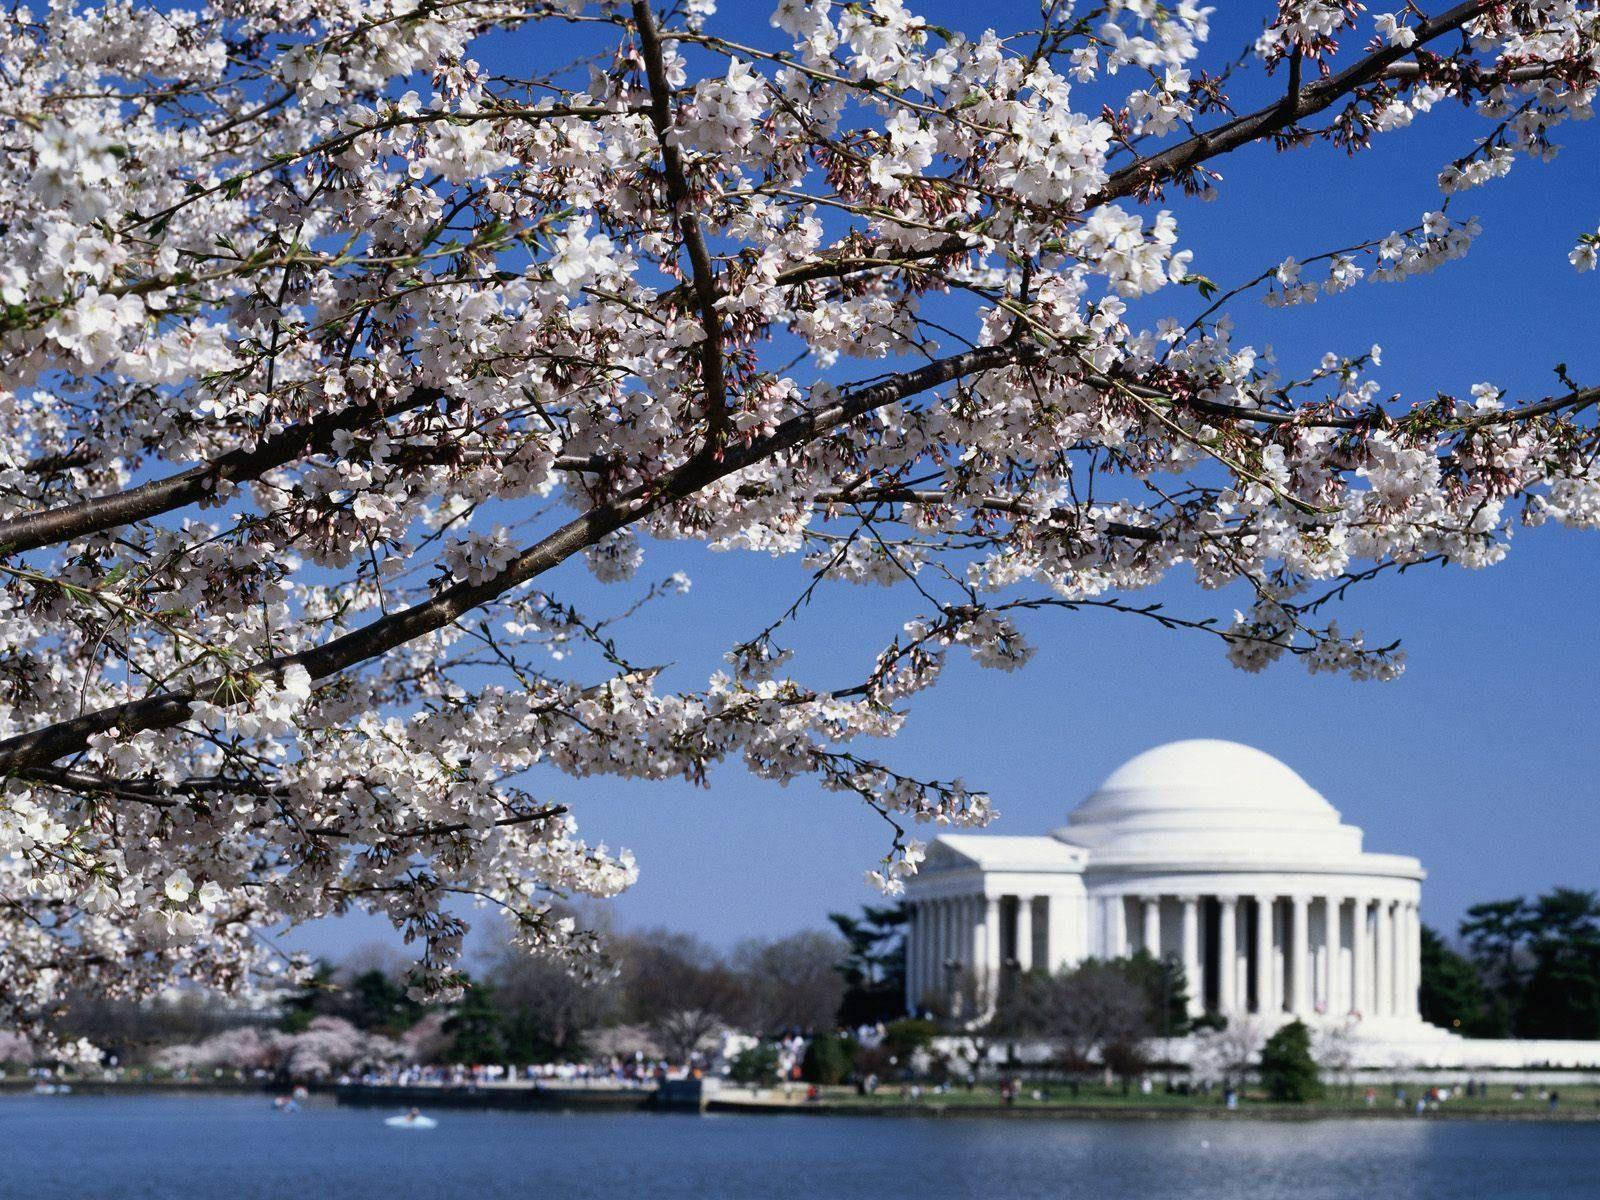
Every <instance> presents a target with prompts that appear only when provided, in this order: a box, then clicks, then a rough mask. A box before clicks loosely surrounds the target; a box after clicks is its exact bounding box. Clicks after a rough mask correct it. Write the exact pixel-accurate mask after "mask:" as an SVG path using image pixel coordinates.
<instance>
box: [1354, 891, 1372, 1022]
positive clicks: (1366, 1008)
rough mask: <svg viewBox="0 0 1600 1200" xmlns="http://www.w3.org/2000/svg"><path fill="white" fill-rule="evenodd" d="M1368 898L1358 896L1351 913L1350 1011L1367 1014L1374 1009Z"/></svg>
mask: <svg viewBox="0 0 1600 1200" xmlns="http://www.w3.org/2000/svg"><path fill="white" fill-rule="evenodd" d="M1367 904H1368V901H1367V898H1366V897H1365V896H1357V897H1356V898H1355V902H1354V903H1353V904H1352V905H1351V913H1350V917H1351V919H1350V1011H1351V1012H1358V1013H1360V1014H1361V1015H1362V1016H1366V1015H1367V1014H1368V1013H1369V1012H1371V1011H1372V1001H1371V1000H1370V999H1368V993H1369V992H1370V991H1371V990H1372V988H1371V975H1372V966H1371V956H1372V948H1371V946H1370V945H1369V944H1368V941H1367Z"/></svg>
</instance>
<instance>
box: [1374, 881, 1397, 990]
mask: <svg viewBox="0 0 1600 1200" xmlns="http://www.w3.org/2000/svg"><path fill="white" fill-rule="evenodd" d="M1377 924H1378V928H1377V934H1378V937H1377V942H1378V971H1377V985H1378V986H1377V990H1376V992H1375V994H1374V997H1373V1004H1372V1012H1373V1015H1374V1016H1379V1017H1387V1016H1392V1015H1393V1014H1394V992H1395V988H1394V908H1393V901H1390V900H1379V901H1378V913H1377Z"/></svg>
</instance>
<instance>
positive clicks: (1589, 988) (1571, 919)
mask: <svg viewBox="0 0 1600 1200" xmlns="http://www.w3.org/2000/svg"><path fill="white" fill-rule="evenodd" d="M1528 929H1529V941H1528V951H1529V954H1530V956H1531V958H1532V960H1533V966H1532V969H1531V970H1530V972H1529V974H1528V979H1527V983H1526V986H1525V988H1524V990H1523V995H1522V997H1521V1005H1520V1008H1519V1011H1518V1015H1517V1032H1518V1033H1519V1034H1520V1035H1521V1036H1523V1037H1535V1038H1597V1037H1600V895H1596V894H1595V893H1594V892H1586V891H1579V890H1578V889H1576V888H1556V889H1555V890H1554V891H1552V892H1547V893H1546V894H1545V895H1543V896H1540V897H1539V899H1538V900H1537V901H1536V902H1535V904H1534V906H1533V912H1532V915H1531V916H1530V918H1529V920H1528Z"/></svg>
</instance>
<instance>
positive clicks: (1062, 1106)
mask: <svg viewBox="0 0 1600 1200" xmlns="http://www.w3.org/2000/svg"><path fill="white" fill-rule="evenodd" d="M65 1082H68V1083H69V1085H70V1086H71V1088H72V1095H77V1096H97V1097H104V1096H127V1097H132V1096H138V1095H186V1096H197V1095H205V1094H213V1095H219V1096H222V1095H233V1096H272V1095H276V1094H279V1093H281V1092H282V1091H283V1090H284V1088H285V1086H286V1085H283V1084H279V1083H250V1082H243V1081H221V1080H219V1081H206V1080H193V1079H189V1080H71V1081H65ZM34 1083H35V1081H34V1080H32V1079H18V1078H9V1079H0V1096H23V1095H32V1094H33V1088H34ZM301 1086H305V1087H307V1088H308V1090H309V1091H310V1092H311V1093H312V1094H313V1095H318V1096H324V1097H327V1098H329V1099H332V1100H333V1101H334V1103H336V1104H338V1105H340V1106H343V1107H361V1108H410V1107H417V1108H424V1109H426V1108H432V1109H457V1110H463V1109H465V1110H479V1111H502V1112H612V1113H620V1112H629V1113H634V1112H637V1113H658V1114H669V1113H678V1114H684V1113H689V1114H694V1113H701V1114H704V1115H710V1116H764V1117H771V1116H807V1117H870V1118H875V1119H880V1118H881V1119H890V1120H895V1119H898V1120H916V1119H922V1120H930V1119H932V1120H943V1119H951V1118H954V1119H961V1118H966V1119H971V1118H984V1119H990V1120H994V1119H998V1120H1011V1121H1016V1120H1021V1121H1063V1120H1065V1121H1071V1120H1081V1121H1116V1120H1128V1121H1163V1120H1182V1119H1200V1120H1206V1121H1226V1120H1245V1121H1251V1120H1263V1121H1291V1122H1305V1121H1350V1120H1385V1121H1490V1122H1493V1121H1499V1122H1513V1123H1518V1124H1525V1123H1533V1122H1545V1123H1550V1124H1578V1125H1583V1124H1590V1125H1593V1124H1600V1104H1596V1103H1590V1104H1582V1103H1573V1104H1569V1105H1566V1106H1563V1107H1561V1108H1557V1109H1554V1110H1552V1109H1550V1108H1548V1107H1547V1106H1546V1105H1545V1103H1544V1102H1542V1101H1538V1100H1530V1101H1528V1102H1526V1103H1524V1104H1506V1103H1503V1102H1502V1103H1490V1104H1484V1103H1481V1102H1477V1103H1475V1102H1473V1101H1470V1100H1453V1101H1448V1102H1446V1103H1444V1104H1442V1105H1432V1106H1430V1107H1428V1108H1427V1109H1425V1110H1424V1111H1422V1112H1420V1113H1419V1112H1416V1111H1415V1110H1414V1108H1412V1107H1396V1106H1395V1105H1394V1104H1393V1103H1388V1104H1378V1105H1374V1106H1371V1107H1368V1106H1367V1105H1365V1104H1364V1103H1361V1102H1359V1101H1355V1100H1348V1101H1347V1100H1342V1099H1325V1100H1322V1101H1315V1102H1312V1103H1309V1104H1304V1105H1300V1104H1280V1103H1273V1102H1270V1101H1265V1100H1249V1099H1245V1100H1241V1102H1240V1104H1239V1106H1238V1108H1235V1109H1229V1108H1227V1107H1226V1106H1225V1105H1223V1104H1222V1103H1221V1102H1220V1100H1217V1099H1211V1098H1205V1099H1193V1098H1189V1097H1184V1098H1181V1099H1170V1098H1169V1099H1166V1100H1160V1101H1150V1100H1144V1099H1129V1100H1125V1101H1124V1100H1105V1099H1081V1100H1066V1101H1059V1102H1055V1101H1036V1100H1024V1101H1021V1102H1019V1103H1017V1104H1014V1105H1004V1104H1001V1103H999V1102H998V1100H996V1099H986V1100H978V1099H963V1098H960V1097H955V1096H952V1097H951V1098H950V1100H949V1101H948V1102H942V1101H940V1100H938V1099H933V1100H929V1099H922V1100H903V1101H902V1100H893V1099H884V1100H872V1099H863V1098H861V1097H859V1096H857V1095H855V1094H854V1093H842V1092H841V1093H837V1094H834V1095H824V1096H823V1098H821V1099H818V1100H804V1099H787V1098H782V1097H779V1096H775V1095H772V1094H771V1093H768V1094H766V1095H763V1094H761V1093H759V1092H757V1093H754V1094H752V1093H749V1092H745V1093H744V1094H740V1091H739V1090H738V1089H727V1090H723V1091H714V1092H711V1093H709V1094H705V1095H703V1096H698V1097H694V1098H693V1099H691V1098H689V1097H686V1096H679V1097H675V1098H670V1097H664V1096H662V1095H660V1094H658V1093H657V1091H656V1090H655V1089H654V1088H531V1087H503V1086H502V1087H445V1086H438V1085H432V1086H427V1085H425V1086H412V1087H399V1086H392V1085H387V1084H333V1083H320V1084H319V1083H313V1084H309V1085H301Z"/></svg>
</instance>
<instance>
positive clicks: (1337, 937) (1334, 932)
mask: <svg viewBox="0 0 1600 1200" xmlns="http://www.w3.org/2000/svg"><path fill="white" fill-rule="evenodd" d="M1343 913H1344V897H1343V896H1328V897H1326V898H1325V899H1324V900H1323V901H1322V920H1323V926H1322V944H1323V946H1324V947H1325V948H1326V949H1327V955H1328V987H1327V995H1326V996H1324V997H1323V1004H1324V1005H1325V1006H1326V1007H1325V1008H1324V1009H1323V1011H1324V1012H1326V1013H1327V1014H1328V1015H1329V1016H1338V1015H1339V1014H1340V1013H1343V1012H1344V1011H1346V1010H1345V1009H1344V1008H1342V1007H1340V1006H1341V1005H1342V1004H1343V1003H1344V945H1343V942H1344V920H1343Z"/></svg>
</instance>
